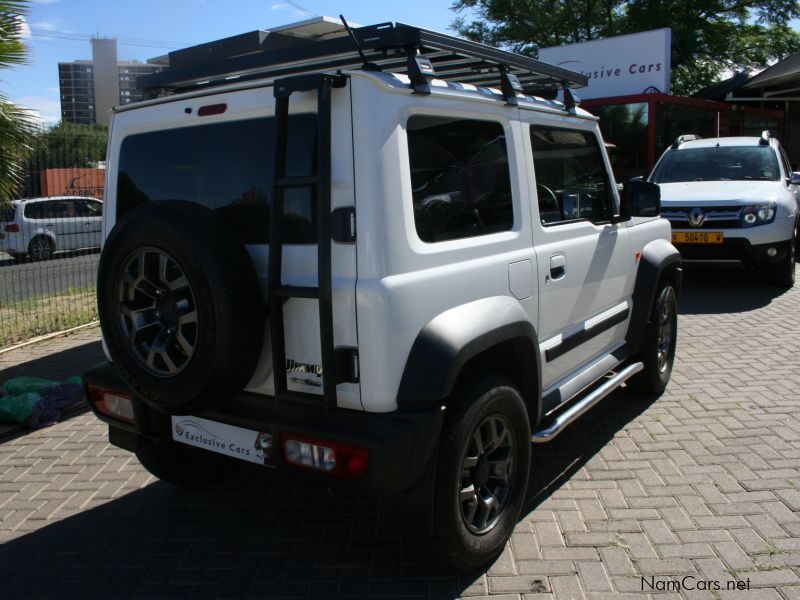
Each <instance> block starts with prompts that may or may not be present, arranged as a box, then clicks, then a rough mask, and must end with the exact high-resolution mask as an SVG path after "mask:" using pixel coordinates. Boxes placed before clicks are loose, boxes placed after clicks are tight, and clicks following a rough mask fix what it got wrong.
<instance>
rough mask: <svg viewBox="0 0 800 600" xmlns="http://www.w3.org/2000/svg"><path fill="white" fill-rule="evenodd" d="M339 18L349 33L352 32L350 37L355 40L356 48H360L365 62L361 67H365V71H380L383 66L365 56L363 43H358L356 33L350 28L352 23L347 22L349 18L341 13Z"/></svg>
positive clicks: (360, 54)
mask: <svg viewBox="0 0 800 600" xmlns="http://www.w3.org/2000/svg"><path fill="white" fill-rule="evenodd" d="M339 19H340V20H341V21H342V25H344V28H345V29H347V33H349V34H350V38H351V39H352V40H353V44H354V45H355V47H356V50H358V55H359V56H360V57H361V62H362V63H363V64H362V65H361V68H362V69H364V70H365V71H380V70H381V68H380V67H379V66H378V65H376V64H375V63H371V62H369V61H368V60H367V57H366V56H364V51H363V50H362V49H361V44H359V43H358V40H357V39H356V34H354V33H353V30H352V29H350V25H348V24H347V19H345V18H344V15H339Z"/></svg>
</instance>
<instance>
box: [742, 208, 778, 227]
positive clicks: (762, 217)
mask: <svg viewBox="0 0 800 600" xmlns="http://www.w3.org/2000/svg"><path fill="white" fill-rule="evenodd" d="M775 209H776V204H775V203H774V202H767V203H765V204H754V205H752V206H745V207H744V208H743V209H742V212H741V215H740V218H741V221H742V227H755V226H756V225H766V224H767V223H772V222H773V221H774V220H775Z"/></svg>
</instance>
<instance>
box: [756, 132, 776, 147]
mask: <svg viewBox="0 0 800 600" xmlns="http://www.w3.org/2000/svg"><path fill="white" fill-rule="evenodd" d="M772 137H773V136H772V133H771V132H770V130H769V129H765V130H764V131H762V132H761V137H760V138H759V139H758V145H759V146H769V141H770V140H771V139H772Z"/></svg>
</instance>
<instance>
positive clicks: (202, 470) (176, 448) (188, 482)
mask: <svg viewBox="0 0 800 600" xmlns="http://www.w3.org/2000/svg"><path fill="white" fill-rule="evenodd" d="M136 458H138V459H139V462H140V463H142V466H143V467H144V468H145V469H147V470H148V471H149V472H150V473H151V474H152V475H154V476H155V477H158V478H159V479H161V480H162V481H166V482H167V483H171V484H172V485H175V486H178V487H186V488H202V487H208V486H211V485H214V484H217V483H222V482H224V481H226V480H228V479H229V478H230V477H232V476H233V474H234V473H236V471H237V470H238V469H239V467H240V466H241V465H240V462H239V461H238V460H236V459H234V458H229V457H227V456H222V455H219V454H214V453H212V452H208V451H206V450H200V449H197V448H191V447H189V446H185V445H182V444H178V443H176V442H171V441H158V442H156V441H153V440H150V439H147V438H139V442H138V444H137V446H136Z"/></svg>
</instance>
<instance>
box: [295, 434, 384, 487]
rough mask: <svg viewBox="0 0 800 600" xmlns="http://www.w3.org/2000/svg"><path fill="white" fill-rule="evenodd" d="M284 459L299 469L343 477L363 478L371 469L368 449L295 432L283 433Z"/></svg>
mask: <svg viewBox="0 0 800 600" xmlns="http://www.w3.org/2000/svg"><path fill="white" fill-rule="evenodd" d="M281 446H282V447H283V459H284V460H285V461H286V463H287V464H289V465H291V466H293V467H297V468H300V469H307V470H310V471H318V472H320V473H327V474H328V475H332V476H333V477H339V478H341V479H351V480H352V479H360V478H361V477H363V476H364V474H365V473H366V472H367V469H369V452H367V451H366V450H365V449H364V448H355V447H353V446H347V445H345V444H338V443H336V442H331V441H328V440H318V439H313V438H308V437H303V436H299V435H294V434H292V433H282V434H281Z"/></svg>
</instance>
